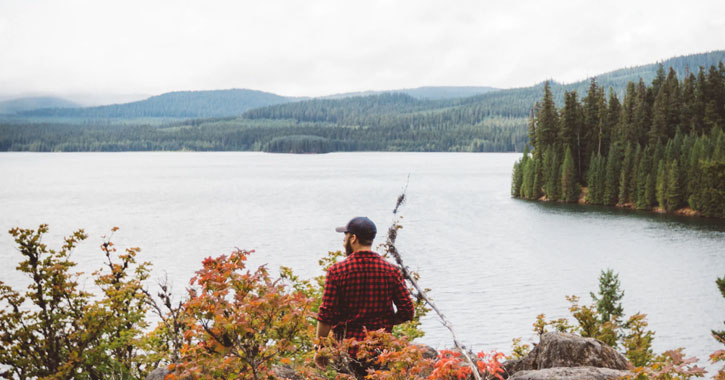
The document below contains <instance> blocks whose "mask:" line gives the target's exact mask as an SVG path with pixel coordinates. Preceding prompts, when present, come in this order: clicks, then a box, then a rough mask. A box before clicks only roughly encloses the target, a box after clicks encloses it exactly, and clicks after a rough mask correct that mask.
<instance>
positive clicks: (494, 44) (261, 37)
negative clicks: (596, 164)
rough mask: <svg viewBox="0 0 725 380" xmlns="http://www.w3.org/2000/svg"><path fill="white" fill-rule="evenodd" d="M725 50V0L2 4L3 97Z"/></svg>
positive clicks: (364, 84)
mask: <svg viewBox="0 0 725 380" xmlns="http://www.w3.org/2000/svg"><path fill="white" fill-rule="evenodd" d="M721 49H725V1H723V0H712V1H710V0H708V1H693V2H683V1H662V0H656V1H635V0H627V1H619V0H615V1H612V0H609V1H541V0H538V1H505V0H498V1H483V0H481V1H462V0H447V1H425V0H410V1H393V0H386V1H372V0H365V1H346V0H289V1H278V0H254V1H241V0H230V1H213V0H211V1H210V0H206V1H180V0H169V1H166V0H164V1H155V0H142V1H136V0H124V1H103V0H62V1H61V0H58V1H47V0H0V96H3V97H8V96H17V95H28V94H54V95H66V96H68V95H73V94H75V95H79V94H85V95H88V94H98V95H104V96H106V95H109V94H110V95H124V94H125V95H129V94H135V95H138V94H146V95H155V94H160V93H163V92H168V91H177V90H210V89H224V88H251V89H257V90H262V91H269V92H274V93H277V94H280V95H288V96H317V95H327V94H333V93H341V92H350V91H364V90H383V89H396V88H410V87H419V86H493V87H501V88H508V87H521V86H529V85H532V84H534V83H537V82H540V81H542V80H544V79H547V78H553V79H555V80H557V81H562V82H571V81H576V80H581V79H585V78H587V77H588V76H592V75H596V74H599V73H603V72H606V71H611V70H615V69H618V68H622V67H626V66H635V65H640V64H647V63H652V62H656V61H658V60H662V59H666V58H670V57H673V56H678V55H684V54H692V53H701V52H706V51H711V50H721Z"/></svg>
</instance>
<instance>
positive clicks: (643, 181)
mask: <svg viewBox="0 0 725 380" xmlns="http://www.w3.org/2000/svg"><path fill="white" fill-rule="evenodd" d="M649 150H650V149H649V147H647V148H645V149H643V151H642V156H641V157H640V159H639V164H638V165H637V200H636V206H637V209H638V210H646V209H648V208H649V202H648V199H647V198H648V195H649V194H647V189H648V187H649V186H648V183H647V178H648V177H650V181H651V176H649V174H650V173H649V172H650V164H649V161H650V158H649V156H650V153H649Z"/></svg>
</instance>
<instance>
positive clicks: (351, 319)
mask: <svg viewBox="0 0 725 380" xmlns="http://www.w3.org/2000/svg"><path fill="white" fill-rule="evenodd" d="M393 304H395V306H396V308H397V312H396V311H395V310H394V309H393ZM413 313H414V307H413V302H412V300H411V298H410V294H409V292H408V289H407V288H406V286H405V282H404V281H403V279H402V276H401V275H400V270H398V268H397V267H395V266H394V265H392V264H390V263H388V262H387V261H385V260H384V259H383V258H382V257H380V255H378V254H377V253H375V252H372V251H357V252H353V253H352V254H351V255H350V256H348V257H347V258H346V259H345V260H343V261H341V262H339V263H337V264H335V265H333V266H332V267H330V269H329V270H328V272H327V280H326V283H325V293H324V296H323V298H322V305H321V306H320V312H319V314H318V319H319V320H320V321H323V322H325V323H328V324H330V325H332V326H333V330H334V332H335V335H336V336H338V337H340V338H341V337H345V338H356V339H362V338H364V337H365V333H364V330H365V329H367V330H368V331H372V330H377V329H381V328H384V329H386V330H387V331H392V328H393V325H395V324H399V323H403V322H405V321H407V320H411V319H412V318H413Z"/></svg>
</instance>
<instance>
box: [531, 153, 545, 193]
mask: <svg viewBox="0 0 725 380" xmlns="http://www.w3.org/2000/svg"><path fill="white" fill-rule="evenodd" d="M533 162H534V180H533V184H532V185H531V199H539V198H540V197H541V187H542V186H543V173H542V166H543V165H542V160H541V158H539V157H536V156H534V158H533Z"/></svg>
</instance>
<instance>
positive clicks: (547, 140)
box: [535, 81, 559, 155]
mask: <svg viewBox="0 0 725 380" xmlns="http://www.w3.org/2000/svg"><path fill="white" fill-rule="evenodd" d="M537 111H538V113H537V115H536V126H535V134H536V144H537V145H536V146H535V149H536V151H538V152H539V155H541V154H542V152H543V151H544V150H546V147H548V146H549V145H551V144H553V143H555V142H556V137H557V129H558V125H559V114H558V112H557V110H556V105H555V104H554V96H553V95H552V94H551V88H550V85H549V82H548V81H547V82H546V83H545V84H544V98H543V99H542V101H541V106H540V108H539V109H537Z"/></svg>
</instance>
